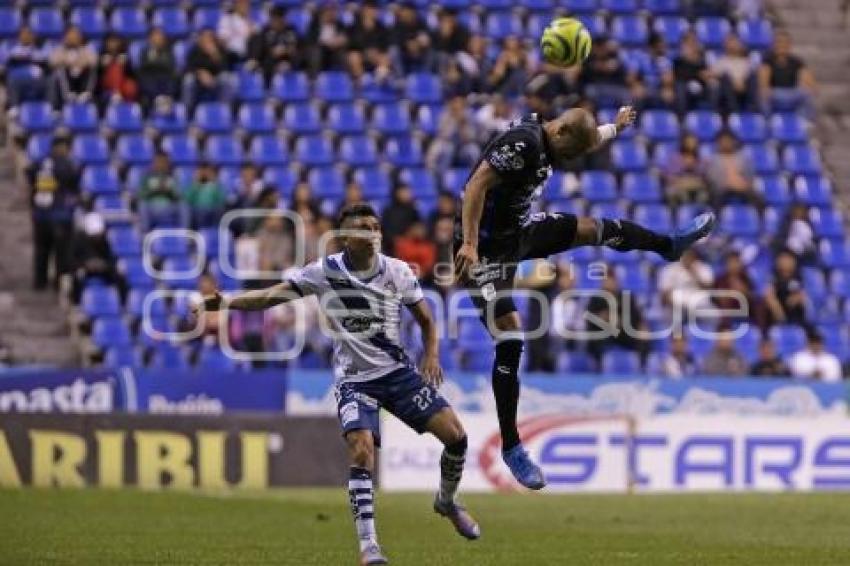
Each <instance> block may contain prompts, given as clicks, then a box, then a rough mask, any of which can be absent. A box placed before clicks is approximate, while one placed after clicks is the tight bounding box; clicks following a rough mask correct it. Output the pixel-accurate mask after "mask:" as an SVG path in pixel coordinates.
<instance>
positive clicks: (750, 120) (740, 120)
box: [729, 112, 767, 144]
mask: <svg viewBox="0 0 850 566" xmlns="http://www.w3.org/2000/svg"><path fill="white" fill-rule="evenodd" d="M729 129H730V130H732V133H733V134H735V137H737V138H738V140H740V141H741V143H745V144H748V143H762V142H764V141H765V140H767V122H766V120H765V119H764V116H762V115H761V114H756V113H755V112H742V113H740V114H730V115H729Z"/></svg>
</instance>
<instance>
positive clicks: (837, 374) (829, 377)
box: [788, 330, 841, 383]
mask: <svg viewBox="0 0 850 566" xmlns="http://www.w3.org/2000/svg"><path fill="white" fill-rule="evenodd" d="M806 337H807V342H808V343H807V345H806V347H805V348H803V349H802V350H800V351H799V352H797V353H796V354H794V355H793V356H791V360H790V363H789V364H788V365H789V367H790V368H791V375H793V376H794V377H803V378H807V379H818V380H820V381H824V382H829V383H834V382H838V381H841V362H839V361H838V358H837V357H836V356H835V355H834V354H832V353H830V352H827V351H826V350H824V347H823V337H822V336H821V335H820V334H819V333H818V332H817V331H815V330H810V331H809V332H808V334H807V336H806Z"/></svg>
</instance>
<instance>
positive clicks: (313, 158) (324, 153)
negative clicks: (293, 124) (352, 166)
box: [295, 136, 336, 167]
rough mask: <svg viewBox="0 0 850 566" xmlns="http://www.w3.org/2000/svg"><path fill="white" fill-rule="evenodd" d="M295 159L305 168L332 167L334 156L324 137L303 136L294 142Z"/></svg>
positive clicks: (331, 147)
mask: <svg viewBox="0 0 850 566" xmlns="http://www.w3.org/2000/svg"><path fill="white" fill-rule="evenodd" d="M295 158H296V159H297V160H298V161H299V162H301V164H303V165H306V166H307V167H321V166H327V165H332V164H333V162H334V160H335V159H336V156H335V155H334V150H333V145H332V144H331V142H330V140H329V139H327V138H326V137H324V136H303V137H300V138H298V141H297V142H295Z"/></svg>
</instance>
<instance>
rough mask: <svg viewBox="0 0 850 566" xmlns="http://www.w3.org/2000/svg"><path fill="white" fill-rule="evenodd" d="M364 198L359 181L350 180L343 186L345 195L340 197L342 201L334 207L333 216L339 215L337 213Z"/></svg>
mask: <svg viewBox="0 0 850 566" xmlns="http://www.w3.org/2000/svg"><path fill="white" fill-rule="evenodd" d="M364 200H365V199H364V198H363V187H361V186H360V183H358V182H356V181H351V182H350V183H348V184H347V185H346V186H345V195H343V197H342V202H341V203H340V204H339V206H338V207H337V209H336V214H335V217H338V216H339V213H340V212H342V211H343V210H344V209H345V208H347V207H349V206H351V205H353V204H357V203H361V202H363V201H364Z"/></svg>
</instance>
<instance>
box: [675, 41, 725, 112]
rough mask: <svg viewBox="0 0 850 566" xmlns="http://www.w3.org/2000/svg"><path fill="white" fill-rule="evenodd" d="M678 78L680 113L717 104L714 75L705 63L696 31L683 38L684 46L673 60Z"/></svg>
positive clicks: (678, 105) (677, 88)
mask: <svg viewBox="0 0 850 566" xmlns="http://www.w3.org/2000/svg"><path fill="white" fill-rule="evenodd" d="M673 75H674V77H675V80H676V101H677V102H676V105H677V107H678V111H679V113H680V114H685V113H686V112H688V111H690V110H695V109H696V108H698V107H700V106H703V105H708V106H716V104H715V102H716V100H715V98H716V97H715V91H714V88H713V84H712V83H713V80H714V78H713V76H712V74H711V71H710V70H709V69H708V66H707V65H706V63H705V55H704V54H703V50H702V45H701V44H700V42H699V39H697V35H696V33H694V32H693V31H689V32H688V33H686V34H685V36H684V37H683V38H682V48H681V51H680V52H679V55H678V57H676V58H675V59H674V60H673Z"/></svg>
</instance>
